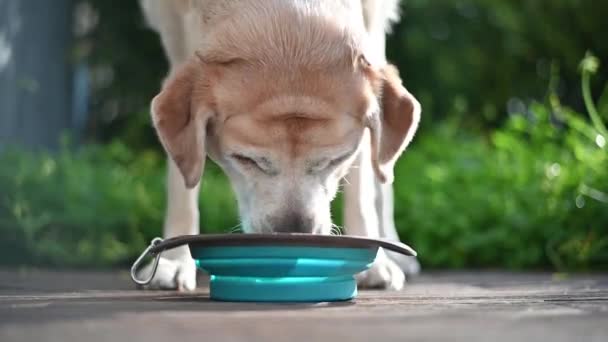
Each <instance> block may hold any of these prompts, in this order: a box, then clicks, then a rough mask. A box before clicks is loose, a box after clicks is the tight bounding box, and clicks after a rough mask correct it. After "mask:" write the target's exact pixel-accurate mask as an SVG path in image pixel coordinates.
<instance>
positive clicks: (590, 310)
mask: <svg viewBox="0 0 608 342" xmlns="http://www.w3.org/2000/svg"><path fill="white" fill-rule="evenodd" d="M203 282H204V281H203ZM273 340H277V341H290V342H297V341H321V340H322V341H349V342H350V341H418V340H420V341H438V340H448V341H473V340H479V341H492V342H499V341H524V340H528V341H552V342H556V341H602V342H605V341H608V275H588V276H585V275H577V276H569V277H556V276H553V275H551V274H519V273H518V274H511V273H488V272H480V273H474V272H467V273H430V274H425V275H424V276H420V277H418V278H415V279H412V280H411V282H410V284H409V286H408V287H407V288H406V289H405V290H404V291H401V292H378V291H362V292H361V293H360V295H359V297H358V298H357V299H356V300H354V301H352V302H345V303H336V304H327V303H319V304H280V305H279V304H241V303H219V302H213V301H210V300H209V299H208V291H207V289H206V288H205V287H204V285H203V286H202V287H201V289H200V290H198V291H197V292H195V293H191V294H177V293H174V292H149V291H148V292H147V291H137V290H135V289H134V288H133V286H132V284H131V282H130V280H129V277H128V274H127V273H126V272H125V273H123V272H106V273H103V272H102V273H86V272H84V273H83V272H47V271H32V270H30V271H21V272H20V271H0V341H2V342H12V341H49V342H51V341H57V342H71V341H86V342H96V341H129V342H134V341H170V342H173V341H175V342H177V341H180V342H181V341H200V342H202V341H213V342H214V341H273Z"/></svg>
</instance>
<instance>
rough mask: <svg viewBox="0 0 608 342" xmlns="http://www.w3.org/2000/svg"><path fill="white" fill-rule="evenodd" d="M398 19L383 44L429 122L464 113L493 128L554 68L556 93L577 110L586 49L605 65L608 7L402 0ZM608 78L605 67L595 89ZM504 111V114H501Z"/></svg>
mask: <svg viewBox="0 0 608 342" xmlns="http://www.w3.org/2000/svg"><path fill="white" fill-rule="evenodd" d="M402 12H403V20H402V21H401V23H400V24H399V25H398V26H397V27H396V28H395V29H394V34H393V36H392V37H391V39H390V40H389V42H388V44H387V54H388V56H389V59H390V60H392V61H394V62H396V64H397V65H398V66H399V68H400V70H401V71H402V74H403V76H404V79H405V83H406V86H408V87H409V88H410V91H412V93H414V94H415V95H417V96H418V97H419V99H420V100H421V102H422V104H423V108H424V112H425V115H426V117H427V120H426V121H425V122H423V123H424V124H425V125H426V126H429V125H431V123H432V122H433V121H432V120H429V119H428V116H429V115H430V116H433V117H434V118H444V117H450V116H463V117H464V118H465V119H466V122H465V123H466V124H467V125H473V126H488V125H490V126H494V125H497V124H500V123H501V122H502V121H503V120H504V119H506V118H507V115H508V114H510V113H513V112H517V111H519V110H521V102H528V101H529V100H532V99H539V98H543V97H544V95H545V89H546V84H547V82H548V81H549V79H550V77H551V67H552V65H557V66H558V67H559V68H560V70H561V76H562V77H561V79H560V83H559V84H558V85H557V87H556V91H557V92H558V94H559V95H560V97H561V98H562V100H563V101H564V103H566V104H568V105H569V106H571V107H573V108H575V109H576V110H579V111H581V110H583V102H582V99H581V96H580V92H579V91H578V90H579V88H578V80H579V76H578V62H579V61H580V59H581V58H582V57H583V54H584V53H585V51H587V50H592V51H593V52H594V53H595V54H596V55H597V56H598V58H599V59H600V60H602V61H604V62H608V44H606V39H605V37H606V36H607V35H608V25H606V17H607V16H608V2H606V1H592V0H534V1H529V0H509V1H487V0H456V1H454V0H405V1H404V2H403V6H402ZM606 81H608V69H604V70H603V71H602V74H599V75H598V76H597V77H596V81H595V83H594V85H595V87H594V90H595V91H596V92H599V91H601V88H599V87H601V86H603V85H604V84H606ZM505 109H506V110H505Z"/></svg>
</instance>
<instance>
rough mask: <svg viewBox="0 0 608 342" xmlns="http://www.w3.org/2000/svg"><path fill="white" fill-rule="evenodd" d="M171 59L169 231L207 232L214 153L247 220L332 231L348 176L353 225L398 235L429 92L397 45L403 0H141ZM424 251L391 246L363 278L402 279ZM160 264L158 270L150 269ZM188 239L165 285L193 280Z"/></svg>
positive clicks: (163, 266)
mask: <svg viewBox="0 0 608 342" xmlns="http://www.w3.org/2000/svg"><path fill="white" fill-rule="evenodd" d="M141 5H142V8H143V9H144V13H145V16H146V18H147V20H148V22H149V24H150V26H151V27H152V28H153V29H155V30H156V31H157V32H158V33H159V34H160V37H161V40H162V43H163V46H164V48H165V51H166V54H167V56H168V58H169V61H170V65H171V70H170V74H169V76H168V78H167V79H166V81H165V82H164V85H163V87H162V90H161V92H160V93H159V94H158V95H157V96H156V97H155V98H154V99H153V101H152V105H151V112H152V120H153V123H154V127H155V128H156V130H157V133H158V136H159V138H160V141H161V143H162V145H163V146H164V148H165V150H166V151H167V154H168V156H169V168H168V208H167V215H166V221H165V227H164V235H165V236H166V237H170V236H175V235H182V234H198V233H199V213H198V209H197V206H198V204H197V200H198V199H197V196H198V191H199V180H200V178H201V175H202V172H203V169H204V165H205V159H206V157H207V156H208V157H209V158H211V159H212V160H213V161H215V162H216V163H217V164H219V165H220V166H221V168H222V169H223V170H224V172H225V173H226V174H227V175H228V177H229V179H230V182H231V184H232V187H233V189H234V191H235V193H236V196H237V199H238V205H239V212H240V216H241V220H242V227H243V231H244V232H245V233H273V232H301V233H314V234H329V233H330V231H331V229H332V219H331V215H330V202H331V201H332V200H333V199H334V197H335V195H336V192H337V189H338V186H339V184H340V182H341V180H342V179H343V178H346V181H345V182H344V195H345V217H344V222H345V229H346V231H347V233H348V234H352V235H363V236H369V237H374V238H375V237H384V238H388V239H397V234H396V232H395V227H394V222H393V217H392V216H393V200H392V186H391V185H390V184H391V183H392V181H393V165H394V163H395V161H396V159H397V158H398V157H399V156H400V154H401V153H402V152H403V150H404V149H405V147H406V146H407V145H408V143H409V142H410V141H411V140H412V137H413V135H414V132H415V131H416V128H417V126H418V122H419V119H420V105H419V103H418V102H417V101H416V99H415V98H414V97H413V96H412V95H411V94H410V93H409V92H408V91H407V90H406V89H405V88H404V87H403V85H402V83H401V79H400V78H399V75H398V72H397V70H396V69H395V67H393V66H391V65H389V64H387V62H386V59H385V52H384V50H385V33H386V31H387V29H389V27H390V24H391V22H394V21H395V20H397V19H398V15H397V14H398V0H141ZM417 268H418V264H417V262H416V260H415V259H407V260H397V259H392V256H389V255H387V254H385V253H384V252H381V253H380V254H379V256H378V258H377V261H376V263H375V264H374V265H373V267H372V268H371V269H370V270H369V271H367V272H365V273H362V274H360V275H358V277H359V278H358V280H359V284H360V285H362V286H369V287H381V288H387V289H400V288H401V287H402V286H403V284H404V280H405V276H404V270H405V272H406V273H407V272H415V271H416V270H417ZM144 272H149V271H144ZM195 273H196V269H195V265H194V263H193V262H192V260H191V259H190V256H189V253H188V250H187V247H184V248H182V249H175V250H173V251H170V252H167V253H166V254H164V255H163V258H162V260H161V263H160V266H159V270H158V272H157V274H156V276H155V278H154V279H153V281H152V284H151V286H152V287H155V288H173V289H179V290H192V289H194V288H195V287H196V277H195Z"/></svg>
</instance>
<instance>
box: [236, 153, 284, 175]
mask: <svg viewBox="0 0 608 342" xmlns="http://www.w3.org/2000/svg"><path fill="white" fill-rule="evenodd" d="M230 157H231V158H232V159H233V160H234V161H236V162H237V163H238V164H239V165H241V166H242V167H245V168H255V169H257V170H258V171H261V172H263V173H265V174H267V175H269V176H275V175H276V174H277V173H278V172H277V171H276V170H275V169H274V168H273V167H272V164H271V163H270V161H269V160H268V159H266V158H263V157H262V158H259V159H253V158H250V157H247V156H244V155H242V154H231V155H230Z"/></svg>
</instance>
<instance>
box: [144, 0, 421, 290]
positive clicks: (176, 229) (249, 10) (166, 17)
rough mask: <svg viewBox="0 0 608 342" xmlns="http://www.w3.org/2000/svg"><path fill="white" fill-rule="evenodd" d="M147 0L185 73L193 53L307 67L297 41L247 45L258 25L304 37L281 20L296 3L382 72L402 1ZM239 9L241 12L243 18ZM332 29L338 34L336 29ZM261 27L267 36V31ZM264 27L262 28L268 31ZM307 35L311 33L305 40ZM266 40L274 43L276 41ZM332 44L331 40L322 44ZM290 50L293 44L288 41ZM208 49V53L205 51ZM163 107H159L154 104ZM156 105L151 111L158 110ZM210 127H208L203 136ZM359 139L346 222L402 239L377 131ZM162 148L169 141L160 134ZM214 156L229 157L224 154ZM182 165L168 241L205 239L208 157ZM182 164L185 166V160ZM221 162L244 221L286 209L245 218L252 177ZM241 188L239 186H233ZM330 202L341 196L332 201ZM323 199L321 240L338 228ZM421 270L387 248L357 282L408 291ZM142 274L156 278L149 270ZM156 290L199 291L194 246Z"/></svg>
mask: <svg viewBox="0 0 608 342" xmlns="http://www.w3.org/2000/svg"><path fill="white" fill-rule="evenodd" d="M140 1H141V5H142V8H143V10H144V13H145V16H146V18H147V21H148V23H149V24H150V25H151V27H152V28H153V29H155V30H156V31H157V32H158V33H159V34H160V37H161V40H162V43H163V46H164V48H165V51H166V54H167V56H168V59H169V61H170V65H171V74H176V73H178V72H179V70H178V69H179V68H181V67H182V65H184V64H186V63H187V61H188V60H189V58H192V56H193V55H195V53H198V54H200V55H201V56H202V58H203V59H211V60H220V61H222V63H224V62H226V61H227V62H228V63H230V62H231V61H232V60H234V59H237V60H238V59H239V58H244V59H247V58H258V59H260V58H261V59H263V60H264V61H266V63H276V64H277V65H279V64H281V63H289V62H293V63H296V64H297V63H298V62H302V61H294V60H295V59H297V58H305V57H301V56H298V53H297V52H294V51H298V48H299V47H298V44H300V43H299V41H298V39H292V40H290V41H289V44H292V46H283V47H278V46H274V45H272V44H274V42H272V41H270V42H266V43H267V44H269V45H268V46H271V47H270V48H265V49H264V50H263V51H262V52H260V50H259V49H258V50H256V49H253V48H251V46H247V44H242V40H241V37H240V36H246V35H250V34H252V33H251V30H252V28H253V29H255V28H256V27H257V26H256V24H255V23H254V24H252V22H255V21H260V22H263V21H268V20H271V21H276V26H278V29H279V30H286V31H289V30H296V31H297V30H299V29H305V27H304V28H299V27H297V25H296V23H290V22H289V21H285V22H282V21H281V20H280V18H277V17H276V16H281V15H282V13H284V11H286V10H284V9H282V8H280V7H282V6H286V5H284V4H285V3H287V4H288V5H287V6H286V7H288V9H287V10H288V11H294V10H295V11H301V12H302V14H301V15H303V16H306V15H310V13H314V14H315V15H320V16H324V17H327V16H330V17H331V19H332V21H333V23H332V24H333V25H334V26H335V27H337V28H338V29H339V30H342V31H343V32H346V33H344V36H345V37H346V38H343V39H346V40H350V41H349V43H348V44H346V45H349V46H350V47H351V48H353V46H354V49H357V50H361V51H364V52H365V58H366V60H367V61H368V62H369V64H371V65H379V66H382V65H385V64H386V57H385V35H386V32H387V31H388V30H389V29H390V25H391V23H393V22H395V21H397V20H398V19H399V15H398V14H399V13H398V7H399V6H398V5H399V4H398V2H399V0H308V1H305V0H280V1H273V0H241V1H233V0H140ZM235 8H239V9H241V10H240V11H238V12H235ZM228 15H235V16H237V17H238V16H241V17H240V18H236V19H234V20H232V21H229V24H225V23H224V22H225V20H224V19H225V17H226V16H228ZM291 20H293V18H291ZM289 24H292V25H289ZM281 25H284V26H281ZM294 26H295V27H294ZM334 26H332V27H333V28H334V29H335V27H334ZM263 29H268V27H265V28H263ZM263 29H262V28H260V30H263ZM275 29H276V27H275ZM313 29H314V27H313ZM325 32H326V31H324V30H322V29H319V30H318V31H315V32H312V33H310V32H309V34H310V36H309V37H308V38H311V37H312V35H324V34H326V33H325ZM287 34H289V33H287ZM302 34H303V35H306V33H302ZM268 35H269V34H266V33H262V34H261V35H259V36H256V38H255V39H257V40H259V39H260V37H262V38H264V37H267V36H268ZM327 35H329V34H327ZM268 38H269V39H272V38H273V37H268ZM274 38H276V36H275V37H274ZM292 38H293V37H292ZM324 38H326V39H325V40H324ZM303 39H304V38H303ZM314 39H316V38H314ZM331 39H333V38H331V37H329V36H328V37H322V38H318V42H317V43H318V44H317V45H321V44H329V45H331V44H335V43H334V42H332V41H331ZM231 44H232V45H231ZM257 44H261V45H263V44H265V43H264V42H256V45H257ZM285 44H286V45H289V44H288V43H285ZM317 45H315V46H317ZM250 48H251V49H250ZM281 49H283V50H281ZM279 50H281V51H279ZM201 51H203V52H202V53H201ZM304 52H305V53H306V54H315V53H317V54H332V53H335V54H340V53H342V52H343V51H341V50H340V49H338V48H335V49H334V48H333V46H326V47H322V46H321V47H320V48H319V51H314V50H308V51H304ZM260 54H263V56H262V57H260V56H261V55H260ZM336 58H337V57H336V56H317V59H316V61H317V62H318V61H321V62H319V63H332V62H334V61H335V59H336ZM305 62H308V61H305ZM228 91H229V90H228ZM155 101H160V100H157V99H155ZM372 102H373V101H372ZM267 105H268V106H269V108H277V107H280V108H287V109H288V110H289V111H292V112H293V111H294V110H295V111H299V110H300V109H302V110H304V111H305V110H306V109H307V107H314V106H319V108H318V110H320V111H323V110H326V108H325V107H323V105H322V104H319V102H318V101H314V100H310V101H308V100H306V101H305V100H302V99H301V98H296V99H290V98H278V99H274V100H272V101H270V103H269V104H267ZM375 106H378V104H377V103H376V104H375ZM154 107H155V106H154V104H153V110H154ZM371 107H374V104H373V103H370V108H371ZM157 110H158V109H157ZM413 112H414V119H413V120H414V122H413V124H412V125H413V129H411V131H412V132H411V133H409V134H410V135H409V136H408V137H406V138H405V140H407V141H406V142H405V143H404V144H405V145H406V144H407V143H408V142H409V140H411V135H412V134H413V131H415V126H416V125H417V123H418V116H419V106H418V104H417V103H416V102H415V100H414V109H413ZM153 114H154V115H153V116H154V117H155V118H156V119H155V120H157V121H156V122H155V124H156V125H157V129H159V130H160V129H161V128H160V127H159V125H161V124H162V123H161V121H162V119H158V117H159V115H158V114H157V113H153ZM199 128H200V127H199ZM204 129H205V128H202V130H204ZM362 132H363V131H362ZM357 139H361V141H362V142H361V143H360V144H359V148H358V152H357V154H356V155H354V156H353V157H352V158H350V160H349V162H348V163H349V164H348V165H347V166H348V167H347V168H345V170H346V171H348V174H347V175H346V181H345V182H344V195H345V203H344V206H345V208H344V209H345V212H344V222H345V227H346V229H347V233H348V234H351V235H361V236H369V237H374V238H376V237H382V238H388V239H395V240H396V239H398V236H397V233H396V230H395V224H394V221H393V189H392V186H391V185H390V184H382V182H381V181H380V180H379V177H376V175H378V172H380V171H379V169H378V168H377V167H376V166H375V164H374V163H373V162H372V160H373V159H374V150H373V148H374V147H373V146H374V143H375V140H374V137H373V136H370V134H369V131H366V132H364V133H363V135H362V136H361V137H360V138H357ZM161 141H163V135H162V134H161ZM163 143H164V145H165V147H166V148H167V149H168V151H169V154H170V155H171V154H172V153H173V152H174V151H172V150H171V149H172V148H173V147H172V146H170V145H169V143H168V142H166V141H163ZM403 147H404V146H403ZM401 150H402V149H401ZM399 154H400V151H399ZM212 157H213V156H212ZM216 158H219V159H222V158H221V157H217V156H216ZM175 160H176V159H174V158H168V178H167V187H168V206H167V214H166V220H165V224H164V236H165V237H171V236H176V235H183V234H198V233H199V212H198V191H199V187H198V180H197V177H200V172H201V170H200V169H201V168H202V167H204V164H203V165H200V164H202V163H204V158H203V161H198V164H197V165H198V166H196V167H184V165H181V164H180V165H178V164H177V163H176V162H175ZM179 160H180V162H182V163H183V160H181V159H179ZM222 160H223V159H222ZM220 165H222V166H225V167H224V168H225V169H227V172H228V173H229V176H231V181H232V182H233V187H234V188H235V190H236V192H237V197H238V198H239V202H240V203H239V204H240V205H241V212H242V217H243V219H244V220H246V221H247V220H249V221H252V220H256V219H257V220H261V219H259V218H256V217H255V215H254V214H252V213H251V212H252V211H256V212H260V211H261V212H264V213H269V212H276V211H280V210H281V208H279V207H277V208H269V207H268V205H269V204H265V205H266V207H264V208H261V209H260V208H255V209H251V210H249V211H248V212H247V213H243V210H245V209H243V208H242V207H243V206H247V205H251V204H247V196H248V194H247V192H248V191H254V190H247V189H244V188H246V187H245V186H244V185H239V184H238V183H239V181H240V182H243V179H245V180H249V178H248V177H244V178H243V177H240V178H241V179H240V180H239V176H238V175H237V173H238V172H236V171H234V170H233V169H234V167H232V166H231V165H232V164H230V163H226V164H225V165H224V164H222V163H221V162H220ZM189 166H192V165H189ZM346 171H345V172H344V173H346ZM231 172H232V173H231ZM341 176H343V175H342V174H338V173H337V174H336V175H334V176H332V177H330V178H331V179H330V180H331V181H332V182H334V181H335V182H334V183H336V184H337V181H339V178H342V177H341ZM184 178H185V179H186V183H184ZM334 178H335V179H334ZM388 178H390V175H388ZM300 179H301V182H306V178H305V177H302V178H300ZM234 183H237V184H236V185H235V184H234ZM331 186H333V185H331ZM331 186H330V187H331ZM304 188H311V186H308V185H306V184H303V185H302V188H301V189H300V190H297V191H304V190H303V189H304ZM334 192H335V191H334ZM273 196H274V195H273ZM306 196H314V194H312V195H311V194H306ZM330 197H331V198H333V196H330ZM273 198H275V199H276V198H278V197H276V196H275V197H273ZM331 198H329V199H331ZM279 200H280V199H279ZM267 202H270V201H267ZM325 202H327V201H320V202H316V203H323V204H321V205H317V206H315V205H313V207H311V208H310V209H309V210H312V211H327V214H316V216H318V218H317V221H314V223H315V225H317V226H318V227H319V231H318V232H320V233H327V229H326V228H327V227H328V226H331V225H330V224H331V222H330V220H331V219H330V217H329V212H328V202H327V203H325ZM314 203H315V202H314V201H313V204H314ZM325 204H327V205H325ZM307 210H308V209H307ZM203 219H204V218H203ZM249 221H247V222H244V226H245V227H244V230H245V231H246V232H248V231H261V229H260V228H256V224H255V222H249ZM260 222H261V223H259V224H257V226H264V225H268V224H269V222H267V221H263V220H262V221H260ZM418 269H419V266H418V263H417V261H416V260H415V259H414V258H399V257H397V256H393V255H391V256H390V257H389V256H388V255H387V254H385V253H384V251H380V253H379V255H378V257H377V260H376V262H375V263H374V265H373V267H372V268H371V269H370V270H369V271H367V272H364V273H363V274H360V275H358V280H359V283H360V285H363V286H371V287H382V288H388V289H393V290H398V289H400V288H401V287H402V286H403V284H404V280H405V276H404V271H405V272H406V273H416V272H418ZM144 272H149V270H146V271H144ZM151 287H153V288H171V289H180V290H193V289H194V288H195V287H196V268H195V265H194V263H193V262H192V260H191V258H190V255H189V252H188V250H187V247H180V248H176V249H174V250H171V251H168V252H165V253H164V254H163V258H162V259H161V262H160V265H159V268H158V272H157V274H156V276H155V278H154V280H153V282H152V284H151Z"/></svg>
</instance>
